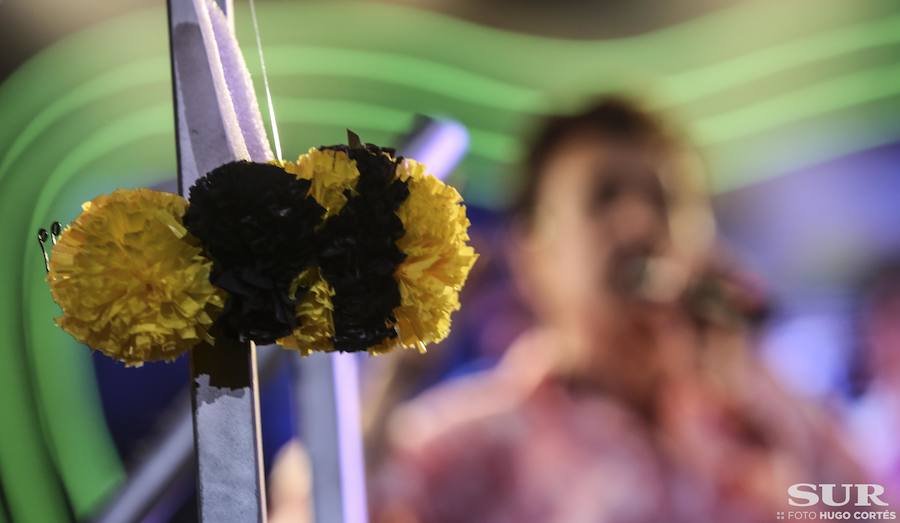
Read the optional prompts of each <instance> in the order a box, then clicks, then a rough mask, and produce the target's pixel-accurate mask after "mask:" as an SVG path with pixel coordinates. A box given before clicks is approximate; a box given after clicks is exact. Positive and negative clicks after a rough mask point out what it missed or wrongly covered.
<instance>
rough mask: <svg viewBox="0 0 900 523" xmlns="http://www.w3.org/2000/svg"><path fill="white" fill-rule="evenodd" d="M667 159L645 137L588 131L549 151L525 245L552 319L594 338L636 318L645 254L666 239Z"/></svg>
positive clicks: (537, 293)
mask: <svg viewBox="0 0 900 523" xmlns="http://www.w3.org/2000/svg"><path fill="white" fill-rule="evenodd" d="M661 162H662V157H661V155H660V154H658V153H657V152H655V151H654V149H652V148H650V147H648V146H644V145H640V144H624V143H618V142H613V141H610V140H608V139H605V138H603V137H597V136H590V135H585V136H580V137H575V138H572V139H570V140H568V141H567V142H564V143H563V144H562V145H561V146H560V147H558V148H557V149H556V150H555V151H554V152H553V154H552V155H551V156H550V157H549V158H548V161H547V162H546V165H545V166H544V169H545V171H544V173H543V176H542V182H541V185H540V186H539V188H538V197H537V200H536V208H535V215H534V220H533V223H532V227H531V229H530V230H529V232H528V233H527V234H526V239H525V241H524V245H525V249H524V250H523V251H522V252H521V254H520V255H521V256H522V257H524V258H525V259H524V260H520V261H521V263H522V264H523V265H524V266H525V267H526V271H525V275H526V279H527V281H525V282H523V283H524V287H526V292H527V293H528V294H529V298H530V300H531V302H532V304H533V305H534V306H535V308H536V310H537V313H538V314H539V315H540V316H541V317H542V320H544V321H545V322H546V323H549V324H551V325H552V326H554V327H557V328H559V329H560V330H561V331H564V332H566V333H567V334H569V335H575V336H578V337H580V338H582V339H583V340H584V339H586V340H593V339H598V338H599V337H603V338H609V337H610V336H615V334H616V331H617V330H621V329H622V328H624V326H625V325H626V324H627V323H629V322H631V320H632V319H633V318H632V316H633V314H635V313H636V310H635V309H636V307H635V305H636V303H638V302H639V301H640V300H638V299H637V296H638V295H639V291H638V289H639V287H640V282H641V280H642V275H643V273H644V269H645V262H646V260H647V259H648V258H649V257H651V256H654V255H657V254H659V253H660V252H661V251H663V250H664V249H665V245H666V243H667V242H668V232H667V231H668V226H667V218H666V216H667V211H666V196H665V194H664V190H663V187H662V185H661V182H660V179H659V176H658V174H657V173H659V172H660V167H661V165H660V164H661ZM638 310H639V309H638Z"/></svg>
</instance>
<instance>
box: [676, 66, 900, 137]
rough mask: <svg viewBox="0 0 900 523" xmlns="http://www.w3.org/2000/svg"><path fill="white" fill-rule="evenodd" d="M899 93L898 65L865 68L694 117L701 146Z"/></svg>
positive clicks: (695, 128) (899, 72) (757, 132)
mask: <svg viewBox="0 0 900 523" xmlns="http://www.w3.org/2000/svg"><path fill="white" fill-rule="evenodd" d="M898 94H900V64H894V65H890V66H885V67H878V68H872V69H867V70H863V71H859V72H855V73H851V74H847V75H843V76H839V77H836V78H832V79H829V80H826V81H823V82H820V83H818V84H815V85H812V86H810V87H808V88H806V89H803V90H800V91H793V92H788V93H784V94H782V95H779V96H775V97H772V98H769V99H766V100H762V101H760V102H757V103H755V104H753V105H750V106H747V107H742V108H740V109H736V110H734V111H730V112H727V113H722V114H720V115H716V116H710V117H707V118H704V119H701V120H698V121H697V122H696V123H695V124H694V125H693V128H694V132H695V133H696V134H697V138H698V140H699V142H700V143H701V144H703V145H705V146H715V145H718V144H720V143H723V142H727V141H732V140H737V139H739V138H742V137H745V136H750V135H753V134H759V133H763V132H766V131H768V130H770V129H772V128H774V127H779V126H782V125H785V124H788V123H791V122H795V121H798V120H802V119H805V118H809V117H813V116H816V115H819V114H824V113H828V112H832V111H835V110H838V109H842V108H847V107H853V106H855V105H860V104H864V103H868V102H873V101H877V100H880V99H884V98H891V97H894V96H897V95H898Z"/></svg>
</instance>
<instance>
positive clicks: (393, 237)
mask: <svg viewBox="0 0 900 523" xmlns="http://www.w3.org/2000/svg"><path fill="white" fill-rule="evenodd" d="M354 138H355V135H351V146H350V147H348V146H331V147H322V149H335V150H342V151H344V152H346V153H347V155H348V156H349V157H350V158H351V159H352V160H355V161H356V166H357V168H358V170H359V173H360V174H359V180H358V182H357V184H356V192H355V194H351V193H350V192H349V191H348V193H347V196H348V200H347V203H346V204H345V205H344V207H343V208H342V209H341V212H340V213H338V214H337V215H335V216H332V217H331V218H329V219H328V220H327V221H326V222H325V225H324V227H322V229H321V231H320V232H319V237H318V243H319V267H320V269H321V271H322V276H323V277H324V278H325V280H326V281H327V282H328V283H329V284H330V285H331V286H332V288H333V289H334V297H333V299H332V303H333V305H334V314H333V317H334V331H335V335H334V346H335V348H336V349H338V350H341V351H347V352H356V351H364V350H367V349H369V348H371V347H374V346H376V345H378V344H379V343H380V342H382V341H384V340H385V339H387V338H393V337H396V336H397V333H396V331H395V324H396V321H397V320H396V318H395V317H394V313H393V311H394V309H395V308H396V307H398V306H399V305H400V290H399V288H398V287H397V282H396V280H395V279H394V272H395V271H396V269H397V266H398V265H399V264H400V262H402V261H403V259H404V257H405V255H404V254H403V252H401V250H400V248H399V247H397V245H396V241H397V240H399V239H400V238H401V237H402V236H403V234H404V230H403V223H402V222H401V221H400V218H399V217H398V216H397V214H396V211H397V209H398V208H399V207H400V204H402V203H403V201H404V200H405V199H406V197H407V196H409V189H408V188H407V185H406V182H403V181H401V180H398V179H397V178H396V176H395V171H396V167H397V162H398V161H400V160H399V159H398V160H392V159H391V158H390V157H388V156H386V155H385V154H383V152H386V151H387V152H391V153H392V152H393V151H391V150H385V149H381V148H379V147H376V146H374V145H372V144H365V146H363V145H361V144H359V143H358V141H356V140H354ZM357 140H358V139H357ZM354 142H356V143H354Z"/></svg>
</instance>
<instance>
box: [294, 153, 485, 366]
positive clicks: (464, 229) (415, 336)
mask: <svg viewBox="0 0 900 523" xmlns="http://www.w3.org/2000/svg"><path fill="white" fill-rule="evenodd" d="M283 167H284V168H285V170H286V171H288V172H291V173H293V174H295V175H296V176H298V177H300V178H303V179H307V180H311V182H312V188H311V190H310V192H311V194H312V195H313V197H314V198H315V199H316V200H317V201H318V202H319V204H320V205H322V206H323V207H325V208H326V210H327V216H329V217H330V216H334V215H336V214H338V213H340V211H341V209H342V208H343V206H344V205H345V204H346V202H347V195H353V194H354V193H355V191H354V188H355V186H356V182H357V180H358V178H359V176H360V173H359V170H358V169H357V166H356V162H355V161H354V160H352V159H350V158H349V157H348V155H347V154H346V153H345V152H343V151H341V150H333V149H310V151H309V152H308V153H307V154H306V155H303V156H301V157H300V158H299V159H298V161H297V162H296V163H293V162H285V163H284V164H283ZM394 175H395V176H396V177H397V179H399V180H401V181H403V182H405V183H406V184H407V187H408V189H409V195H408V196H407V197H406V199H405V200H404V201H403V203H402V204H401V205H400V207H399V209H397V216H398V217H399V218H400V221H401V222H402V223H403V228H404V233H403V236H402V237H401V238H400V240H398V241H397V246H398V247H399V248H400V250H401V251H402V252H403V254H404V256H405V258H404V260H403V261H402V262H400V264H399V265H398V266H397V269H396V271H395V273H394V278H395V280H396V283H397V286H398V288H399V291H400V298H401V299H400V305H399V306H398V307H395V308H394V310H393V314H394V316H395V318H396V323H395V324H394V325H393V328H394V330H395V331H396V333H397V336H396V337H392V338H388V339H386V340H384V341H383V342H381V343H379V344H378V345H377V346H374V347H370V348H369V352H370V353H373V354H378V353H382V352H387V351H390V350H392V349H394V348H397V347H407V348H417V349H419V350H420V351H424V350H425V346H426V345H427V344H431V343H436V342H439V341H441V340H443V339H444V338H446V337H447V335H448V334H449V332H450V317H451V315H452V313H453V312H454V311H456V310H457V309H459V306H460V303H459V292H460V290H461V288H462V286H463V284H464V283H465V280H466V278H467V277H468V274H469V270H470V269H471V268H472V265H473V264H474V263H475V260H476V259H477V257H478V255H477V254H476V253H475V251H474V249H473V248H472V247H471V246H469V245H468V241H469V235H468V227H469V220H468V219H467V218H466V208H465V206H464V205H463V204H462V198H461V197H460V195H459V193H458V192H457V191H456V189H454V188H453V187H450V186H448V185H446V184H444V183H443V182H441V181H440V180H438V179H437V178H435V177H434V176H431V175H430V174H428V173H427V172H426V168H425V166H424V165H422V164H420V163H418V162H416V161H414V160H403V161H401V162H399V163H398V164H397V168H396V172H395V173H394ZM296 285H297V287H301V288H305V289H309V291H308V292H307V293H306V294H305V295H304V296H303V297H302V298H301V300H300V304H299V305H298V307H297V314H298V320H299V324H300V327H299V328H297V329H296V330H295V331H294V333H293V335H291V336H288V337H286V338H282V339H280V340H278V343H279V344H281V345H283V346H285V347H288V348H294V349H298V350H300V351H301V352H302V353H304V354H306V353H308V352H310V351H330V350H334V349H335V347H334V344H333V336H334V318H333V316H332V313H333V312H334V307H333V306H332V303H331V298H332V297H333V295H334V290H333V289H332V288H331V287H330V286H329V284H328V282H326V281H325V280H324V279H323V278H322V277H321V275H320V273H319V272H318V271H312V270H310V271H305V272H304V273H303V274H302V275H301V277H300V278H298V281H297V283H296Z"/></svg>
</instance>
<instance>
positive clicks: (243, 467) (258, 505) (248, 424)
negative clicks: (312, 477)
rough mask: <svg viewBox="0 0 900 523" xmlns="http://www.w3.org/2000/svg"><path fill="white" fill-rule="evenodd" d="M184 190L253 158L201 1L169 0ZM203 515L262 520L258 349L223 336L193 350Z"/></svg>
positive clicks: (223, 520)
mask: <svg viewBox="0 0 900 523" xmlns="http://www.w3.org/2000/svg"><path fill="white" fill-rule="evenodd" d="M168 6H169V36H170V44H171V53H172V64H173V82H174V89H173V91H174V97H175V107H176V133H177V146H178V158H179V172H178V175H179V176H178V182H179V192H180V193H181V194H185V193H186V192H187V191H188V189H189V188H190V187H191V186H192V185H193V184H194V182H195V181H196V180H197V178H198V177H199V176H200V175H201V174H205V173H206V172H209V171H210V170H212V169H214V168H215V167H218V166H219V165H222V164H224V163H227V162H229V161H233V160H235V159H240V158H248V157H249V155H248V153H247V149H246V145H245V143H244V140H243V137H242V136H241V129H240V126H239V125H238V123H237V116H236V115H235V110H234V107H233V106H232V105H231V100H230V96H229V95H228V88H227V84H226V80H225V77H224V73H223V69H222V64H221V61H220V57H219V54H218V51H217V45H216V42H215V38H214V36H213V29H212V24H211V22H210V20H209V12H208V10H207V9H208V6H207V4H206V3H205V1H203V0H169V3H168ZM191 404H192V411H193V420H194V444H195V450H196V467H197V498H198V511H199V520H200V521H204V522H215V523H230V522H235V523H237V522H242V523H243V522H250V521H257V522H264V521H265V520H266V514H265V507H266V503H265V482H264V479H263V470H262V443H261V441H260V426H259V386H258V380H257V373H256V347H255V346H254V345H253V344H252V343H237V342H230V341H229V340H223V339H217V340H216V344H215V346H207V345H204V346H200V347H197V348H195V349H194V350H193V351H192V352H191Z"/></svg>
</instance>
